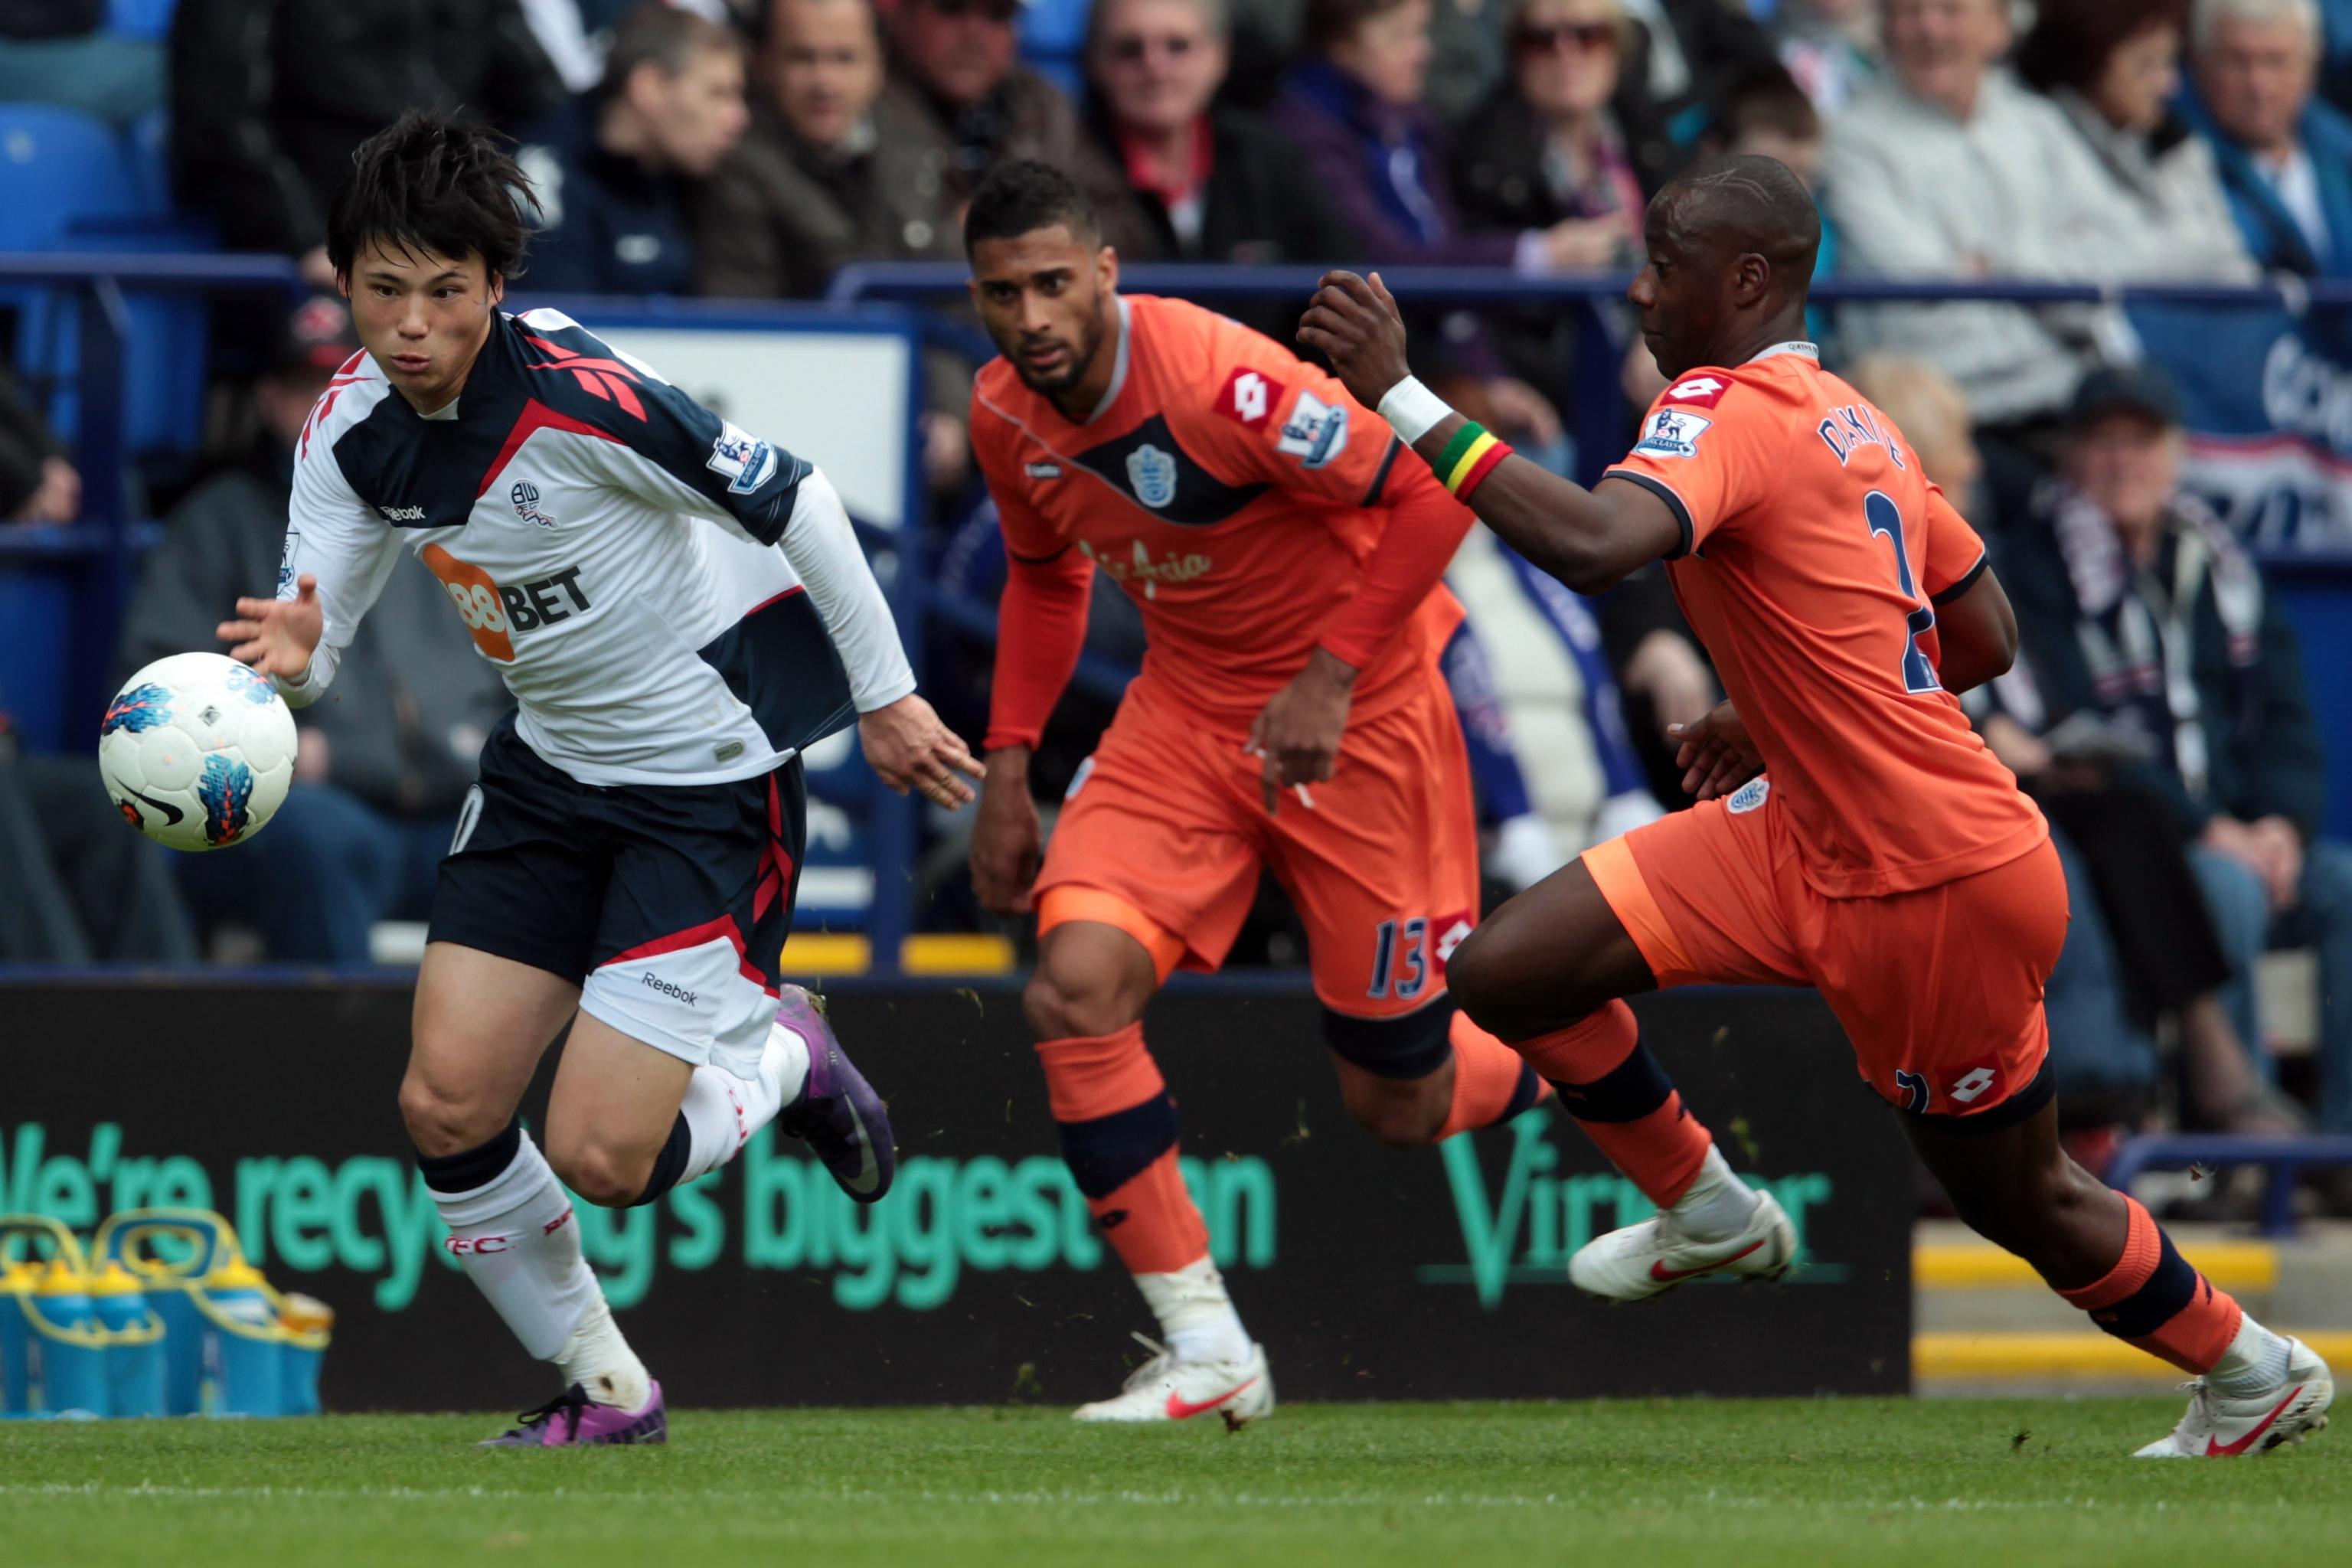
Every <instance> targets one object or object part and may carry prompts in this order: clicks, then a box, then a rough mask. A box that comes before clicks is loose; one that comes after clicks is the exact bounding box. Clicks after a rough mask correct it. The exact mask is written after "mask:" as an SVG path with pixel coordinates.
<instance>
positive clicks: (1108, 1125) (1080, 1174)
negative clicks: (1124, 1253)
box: [1056, 1089, 1177, 1198]
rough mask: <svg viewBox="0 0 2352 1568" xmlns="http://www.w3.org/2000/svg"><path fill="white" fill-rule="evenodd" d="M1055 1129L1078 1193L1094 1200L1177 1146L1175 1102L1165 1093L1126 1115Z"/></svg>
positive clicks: (1131, 1108) (1119, 1113)
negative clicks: (1058, 1133)
mask: <svg viewBox="0 0 2352 1568" xmlns="http://www.w3.org/2000/svg"><path fill="white" fill-rule="evenodd" d="M1056 1125H1057V1126H1059V1127H1060V1129H1061V1132H1062V1159H1063V1161H1064V1163H1066V1164H1067V1165H1068V1166H1069V1167H1070V1175H1071V1178H1072V1179H1073V1180H1075V1181H1076V1183H1077V1184H1078V1191H1080V1192H1081V1193H1084V1194H1086V1195H1087V1197H1089V1198H1107V1197H1108V1196H1110V1194H1113V1193H1115V1192H1117V1191H1118V1189H1119V1188H1121V1187H1123V1186H1125V1185H1126V1184H1128V1183H1129V1182H1130V1181H1132V1180H1134V1179H1135V1178H1136V1177H1137V1176H1138V1175H1139V1174H1140V1173H1142V1172H1143V1170H1144V1168H1145V1167H1146V1166H1148V1165H1150V1163H1151V1162H1152V1161H1154V1160H1157V1159H1158V1158H1160V1155H1162V1154H1165V1153H1166V1152H1168V1151H1169V1150H1171V1149H1173V1148H1174V1147H1176V1134H1177V1125H1176V1102H1175V1101H1174V1100H1171V1099H1170V1098H1169V1096H1168V1091H1167V1090H1166V1089H1161V1090H1160V1092H1159V1093H1158V1094H1155V1095H1153V1096H1152V1097H1151V1098H1150V1100H1145V1101H1144V1102H1143V1103H1142V1104H1140V1105H1131V1106H1129V1107H1128V1108H1127V1109H1126V1110H1119V1111H1114V1112H1112V1113H1111V1114H1110V1115H1108V1116H1097V1117H1096V1118H1095V1119H1094V1120H1093V1121H1064V1122H1059V1123H1057V1124H1056Z"/></svg>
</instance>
